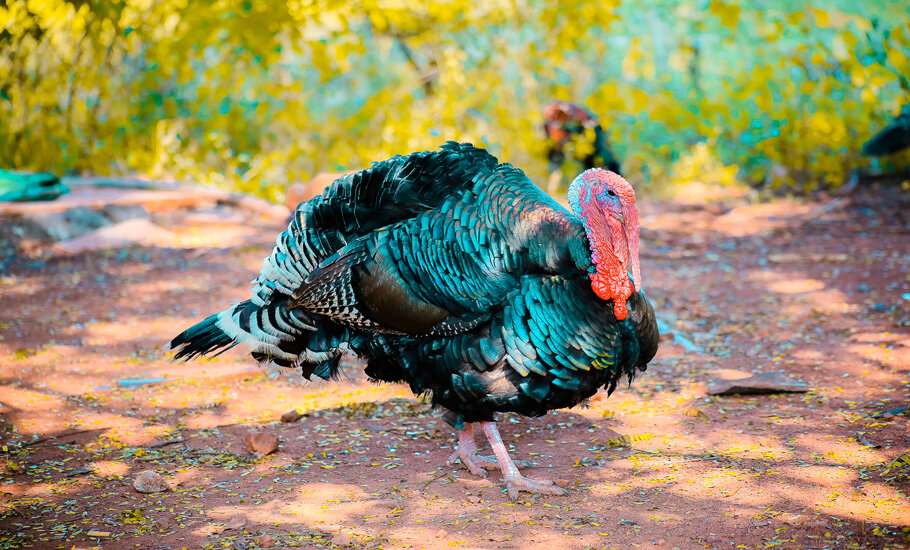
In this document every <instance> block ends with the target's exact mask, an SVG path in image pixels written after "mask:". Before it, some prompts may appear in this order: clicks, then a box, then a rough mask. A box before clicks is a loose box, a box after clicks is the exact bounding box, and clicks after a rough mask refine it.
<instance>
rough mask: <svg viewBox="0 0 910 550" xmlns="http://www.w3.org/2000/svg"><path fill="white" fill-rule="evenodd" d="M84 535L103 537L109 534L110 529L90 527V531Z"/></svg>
mask: <svg viewBox="0 0 910 550" xmlns="http://www.w3.org/2000/svg"><path fill="white" fill-rule="evenodd" d="M86 535H87V536H89V537H98V538H103V537H109V536H111V532H110V531H96V530H94V529H92V530H91V531H89V532H88V533H86Z"/></svg>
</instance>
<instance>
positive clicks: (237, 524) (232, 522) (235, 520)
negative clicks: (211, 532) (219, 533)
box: [224, 516, 246, 529]
mask: <svg viewBox="0 0 910 550" xmlns="http://www.w3.org/2000/svg"><path fill="white" fill-rule="evenodd" d="M244 525H246V518H245V517H243V516H233V517H232V518H231V519H229V520H227V522H226V523H225V524H224V528H225V529H243V526H244Z"/></svg>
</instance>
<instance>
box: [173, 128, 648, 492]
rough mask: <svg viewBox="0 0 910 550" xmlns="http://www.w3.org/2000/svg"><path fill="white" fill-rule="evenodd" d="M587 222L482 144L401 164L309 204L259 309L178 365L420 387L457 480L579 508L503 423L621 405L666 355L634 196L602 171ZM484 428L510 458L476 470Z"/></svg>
mask: <svg viewBox="0 0 910 550" xmlns="http://www.w3.org/2000/svg"><path fill="white" fill-rule="evenodd" d="M569 202H570V204H571V206H572V209H573V210H574V211H575V214H572V213H570V212H569V211H567V210H566V209H565V208H563V207H562V206H561V205H560V204H559V203H558V202H556V201H555V200H554V199H552V198H551V197H550V196H549V195H547V194H546V193H544V192H543V191H542V190H540V189H539V188H538V187H536V186H535V185H534V184H533V183H532V182H531V180H530V179H528V177H527V176H525V174H524V173H523V172H522V171H521V170H519V169H517V168H515V167H513V166H511V165H509V164H499V163H498V161H497V159H496V158H495V157H493V156H492V155H490V154H489V153H488V152H486V151H484V150H482V149H478V148H475V147H474V146H473V145H470V144H458V143H454V142H448V143H447V144H445V145H443V146H442V147H441V148H440V150H438V151H432V152H430V151H426V152H420V153H413V154H411V155H408V156H395V157H393V158H391V159H389V160H386V161H383V162H377V163H373V164H372V165H371V167H370V168H368V169H366V170H363V171H360V172H355V173H352V174H347V175H345V176H343V177H341V178H339V179H338V180H337V181H336V182H335V183H334V184H332V185H331V186H329V187H328V188H327V189H326V190H325V191H324V193H323V194H322V195H319V196H317V197H315V198H313V199H312V200H310V201H308V202H305V203H301V204H300V205H299V206H298V207H297V210H296V211H295V213H294V217H293V219H292V221H291V222H290V225H289V227H288V229H287V230H286V231H285V232H283V233H282V234H280V235H279V236H278V238H277V240H276V245H275V248H274V250H273V251H272V253H271V255H270V256H268V257H267V258H266V259H265V260H264V261H263V268H262V271H261V273H260V274H259V276H258V278H257V279H255V280H254V281H253V284H254V286H253V292H252V298H250V299H249V300H247V301H244V302H241V303H239V304H236V305H234V306H233V307H230V308H228V309H226V310H224V311H222V312H221V313H218V314H216V315H213V316H211V317H209V318H207V319H205V320H204V321H202V322H200V323H198V324H197V325H195V326H193V327H191V328H189V329H187V330H186V331H185V332H183V333H182V334H180V335H179V336H177V337H176V338H174V339H173V340H172V341H171V347H172V349H176V350H177V352H176V354H175V357H174V358H175V359H191V358H193V357H196V356H199V355H206V354H210V353H213V352H218V351H219V350H223V349H226V348H229V347H232V346H234V345H236V344H238V343H243V344H245V345H246V346H247V347H248V348H249V349H250V350H251V352H252V356H253V357H254V358H255V359H257V360H259V361H262V362H274V363H275V364H277V365H280V366H282V367H293V368H299V369H300V371H301V373H302V375H303V376H304V377H306V378H307V379H311V377H312V376H316V377H319V378H322V379H326V380H327V379H330V378H332V377H334V376H336V375H337V374H338V365H339V358H340V357H341V355H342V354H343V353H344V352H353V353H355V354H357V355H359V356H360V357H361V358H362V359H363V360H364V361H365V363H366V367H365V369H366V374H367V375H368V376H369V377H370V378H372V379H374V380H379V381H388V382H405V383H407V384H409V385H410V388H411V390H412V391H413V392H414V393H415V394H418V395H423V394H427V395H429V397H430V398H431V400H432V403H433V405H434V407H438V408H440V409H443V410H444V411H445V413H444V419H445V420H446V421H447V422H448V423H449V424H450V425H452V426H453V427H454V428H455V429H456V431H457V432H458V445H457V448H456V450H455V452H454V453H453V455H452V456H451V458H450V459H449V464H454V463H455V462H456V461H457V460H460V461H461V462H462V464H463V465H464V466H465V467H466V468H467V469H468V470H470V471H471V473H473V474H475V475H479V476H486V469H485V468H490V467H498V468H500V470H501V471H502V473H503V478H504V482H505V485H506V488H507V490H508V493H509V496H510V498H512V499H513V500H514V499H515V498H516V497H517V495H518V492H519V491H528V492H534V493H545V494H567V491H565V489H563V488H561V487H558V486H556V485H555V484H554V483H553V482H552V481H549V480H535V479H531V478H528V477H525V476H523V475H521V474H520V473H519V471H518V469H517V467H516V464H515V463H514V462H513V461H512V459H511V458H510V456H509V454H508V452H507V450H506V448H505V446H504V445H503V443H502V440H501V439H500V436H499V432H498V430H497V428H496V424H495V423H494V416H495V414H496V413H497V412H507V411H511V412H515V413H520V414H522V415H526V416H532V417H536V416H541V415H544V414H546V413H547V412H548V411H551V410H553V409H558V408H562V407H572V406H574V405H577V404H579V403H581V402H583V401H584V400H586V399H587V398H589V397H591V396H592V395H594V393H595V392H597V391H598V389H600V388H606V389H607V391H608V392H612V391H613V390H614V389H615V388H616V386H617V384H618V383H619V381H620V379H621V378H623V377H627V378H628V379H629V382H631V380H632V378H633V377H634V376H635V374H636V372H637V371H644V370H645V368H646V366H647V363H648V362H649V361H650V360H651V359H652V358H653V356H654V354H655V352H656V351H657V342H658V331H657V325H656V320H655V316H654V310H653V308H652V307H651V304H650V303H649V302H648V299H647V297H646V296H645V294H644V292H643V291H642V290H641V271H640V268H639V262H638V233H639V226H638V211H637V209H636V206H635V194H634V192H633V190H632V187H631V186H630V185H629V184H628V183H627V182H626V181H625V180H624V179H622V177H620V176H618V175H617V174H614V173H611V172H607V171H605V170H601V169H592V170H588V171H586V172H584V173H582V174H581V175H579V176H578V177H577V178H576V179H575V180H574V181H573V182H572V185H571V186H570V188H569ZM475 424H477V425H479V427H480V428H481V429H482V431H483V432H484V433H485V435H486V436H487V439H488V440H489V442H490V445H491V447H492V449H493V452H494V454H495V460H494V459H493V458H488V457H484V456H481V455H478V454H477V446H476V443H475V441H474V427H475Z"/></svg>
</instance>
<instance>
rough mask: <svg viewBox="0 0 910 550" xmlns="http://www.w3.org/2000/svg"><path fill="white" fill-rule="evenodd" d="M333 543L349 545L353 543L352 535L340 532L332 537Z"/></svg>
mask: <svg viewBox="0 0 910 550" xmlns="http://www.w3.org/2000/svg"><path fill="white" fill-rule="evenodd" d="M332 544H334V545H335V546H348V545H349V544H351V535H347V534H345V533H338V534H337V535H335V536H334V537H332Z"/></svg>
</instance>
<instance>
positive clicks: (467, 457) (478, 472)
mask: <svg viewBox="0 0 910 550" xmlns="http://www.w3.org/2000/svg"><path fill="white" fill-rule="evenodd" d="M457 460H460V461H461V463H462V464H464V467H465V468H467V469H468V471H469V472H471V473H472V474H474V475H475V476H477V477H482V478H484V479H486V477H487V471H486V469H485V468H484V467H486V468H498V467H499V462H497V461H495V460H492V459H490V458H487V457H485V456H482V455H475V454H473V452H470V453H469V452H463V451H462V450H461V448H459V449H458V450H456V451H455V452H454V453H452V456H450V457H449V459H448V460H446V464H448V465H449V466H454V465H455V461H457Z"/></svg>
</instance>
